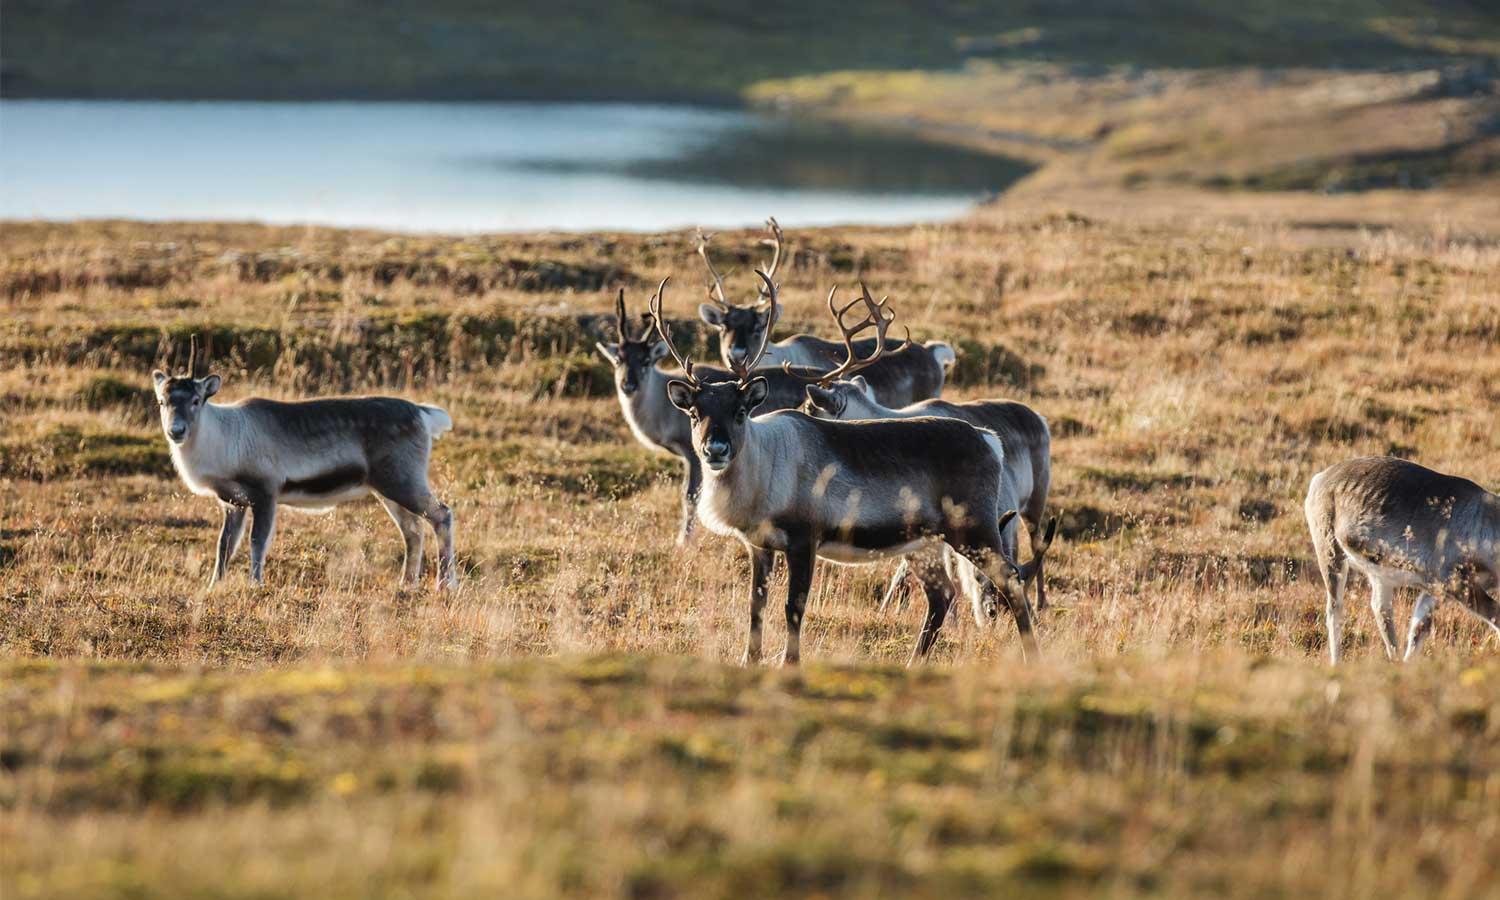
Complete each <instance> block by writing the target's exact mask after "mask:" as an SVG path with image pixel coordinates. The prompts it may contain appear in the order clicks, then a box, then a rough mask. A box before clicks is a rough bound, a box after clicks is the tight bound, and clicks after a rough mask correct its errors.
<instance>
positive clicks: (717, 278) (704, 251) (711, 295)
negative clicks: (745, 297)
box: [698, 228, 729, 310]
mask: <svg viewBox="0 0 1500 900" xmlns="http://www.w3.org/2000/svg"><path fill="white" fill-rule="evenodd" d="M712 237H713V235H711V234H704V232H703V229H701V228H700V229H698V255H699V256H701V257H703V264H704V265H705V266H707V267H708V274H709V275H711V276H712V277H713V280H714V283H713V286H712V287H710V288H709V289H708V299H710V300H712V301H713V302H714V303H717V304H718V305H719V306H720V307H722V308H724V309H725V310H728V309H729V298H727V297H725V296H724V277H723V276H722V275H720V274H719V270H718V269H715V268H714V264H713V260H711V259H709V258H708V242H709V240H710V239H711V238H712Z"/></svg>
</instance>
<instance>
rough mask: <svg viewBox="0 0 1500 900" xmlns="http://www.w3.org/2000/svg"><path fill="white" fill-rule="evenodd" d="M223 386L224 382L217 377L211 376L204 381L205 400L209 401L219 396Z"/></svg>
mask: <svg viewBox="0 0 1500 900" xmlns="http://www.w3.org/2000/svg"><path fill="white" fill-rule="evenodd" d="M223 384H224V380H223V379H221V378H220V377H219V376H217V375H210V376H208V377H207V378H205V379H203V399H204V400H207V399H208V398H209V397H212V396H213V395H214V394H217V393H218V392H219V388H220V387H222V386H223Z"/></svg>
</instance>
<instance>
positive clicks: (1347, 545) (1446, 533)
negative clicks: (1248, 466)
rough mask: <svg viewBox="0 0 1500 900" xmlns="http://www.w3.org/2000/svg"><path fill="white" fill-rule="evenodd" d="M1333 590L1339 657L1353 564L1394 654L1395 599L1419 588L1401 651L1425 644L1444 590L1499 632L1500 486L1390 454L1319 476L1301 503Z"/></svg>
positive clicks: (1330, 614) (1331, 647) (1333, 652)
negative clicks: (1496, 489)
mask: <svg viewBox="0 0 1500 900" xmlns="http://www.w3.org/2000/svg"><path fill="white" fill-rule="evenodd" d="M1303 509H1304V511H1305V512H1306V514H1307V527H1308V529H1309V530H1310V531H1311V532H1312V543H1313V553H1314V556H1315V557H1316V560H1317V564H1318V571H1319V572H1320V573H1322V575H1323V584H1324V587H1325V589H1326V591H1327V601H1328V602H1327V624H1328V658H1329V661H1330V662H1331V663H1332V664H1334V665H1337V664H1338V661H1339V643H1340V641H1341V639H1342V636H1343V615H1344V612H1343V610H1344V589H1345V587H1346V586H1347V584H1348V575H1349V569H1350V567H1351V566H1352V567H1353V568H1354V569H1355V570H1356V571H1358V572H1359V573H1360V574H1362V575H1364V576H1365V578H1366V580H1368V581H1369V582H1370V607H1371V609H1373V610H1374V612H1375V623H1376V626H1377V630H1378V631H1379V633H1380V639H1381V642H1382V643H1384V644H1385V652H1386V656H1387V657H1388V658H1389V659H1393V660H1394V659H1395V658H1396V653H1397V646H1396V625H1395V621H1394V618H1393V615H1392V608H1391V601H1392V599H1393V597H1394V595H1395V592H1396V589H1397V588H1416V589H1417V590H1418V591H1419V592H1420V594H1419V596H1418V597H1417V602H1416V604H1415V606H1413V608H1412V614H1411V622H1410V625H1409V628H1408V632H1407V638H1406V652H1405V655H1404V657H1403V659H1405V660H1410V659H1411V658H1412V657H1414V656H1415V655H1416V654H1417V653H1418V651H1420V650H1421V647H1422V642H1423V641H1424V640H1426V638H1427V635H1428V633H1429V632H1430V631H1431V630H1432V613H1433V610H1434V608H1435V607H1436V606H1437V604H1438V602H1439V601H1441V600H1455V601H1457V602H1458V603H1459V605H1461V606H1463V607H1464V608H1465V609H1467V610H1469V611H1470V612H1471V613H1473V614H1474V615H1476V616H1478V617H1479V618H1480V619H1482V620H1483V621H1484V622H1486V623H1488V624H1489V626H1490V627H1491V628H1493V629H1494V630H1495V633H1496V634H1497V635H1500V603H1497V602H1496V596H1497V595H1496V588H1497V586H1500V496H1497V495H1495V494H1492V493H1490V492H1489V491H1487V490H1485V489H1484V488H1482V487H1480V486H1479V485H1477V484H1475V483H1474V482H1472V481H1469V480H1468V479H1465V478H1456V477H1454V476H1452V475H1444V474H1442V473H1441V472H1434V471H1433V470H1432V469H1428V468H1425V467H1423V466H1419V465H1417V464H1416V463H1413V462H1408V461H1406V460H1403V459H1394V458H1391V457H1374V456H1372V457H1362V458H1359V459H1351V460H1347V461H1345V462H1341V463H1338V464H1337V465H1334V466H1330V467H1329V468H1327V469H1324V470H1323V471H1321V472H1319V473H1318V474H1316V475H1314V476H1313V477H1312V481H1311V482H1310V483H1309V485H1308V488H1307V501H1306V503H1305V504H1304V506H1303Z"/></svg>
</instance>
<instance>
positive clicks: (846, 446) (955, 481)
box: [651, 271, 1037, 664]
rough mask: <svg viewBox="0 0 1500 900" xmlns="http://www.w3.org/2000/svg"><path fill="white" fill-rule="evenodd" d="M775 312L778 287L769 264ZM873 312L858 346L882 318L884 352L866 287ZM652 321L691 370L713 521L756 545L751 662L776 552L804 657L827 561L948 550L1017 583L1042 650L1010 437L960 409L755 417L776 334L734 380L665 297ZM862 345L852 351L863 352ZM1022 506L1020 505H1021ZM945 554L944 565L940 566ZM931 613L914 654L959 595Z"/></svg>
mask: <svg viewBox="0 0 1500 900" xmlns="http://www.w3.org/2000/svg"><path fill="white" fill-rule="evenodd" d="M757 274H758V275H759V276H760V278H761V280H762V281H764V282H765V285H766V289H767V297H768V303H769V304H770V306H771V309H772V311H773V313H774V310H775V308H776V286H775V283H774V282H773V281H771V279H770V278H769V277H768V276H767V275H766V274H765V273H764V272H759V271H758V272H757ZM861 299H862V300H864V301H865V302H866V304H867V308H868V310H869V315H867V317H866V318H865V320H864V321H863V322H861V323H858V324H857V325H855V326H853V327H852V328H851V327H847V326H846V325H845V323H844V322H843V321H842V320H840V321H839V327H840V330H842V331H844V337H845V344H846V346H849V347H851V348H852V347H853V346H854V345H853V336H854V335H855V334H856V333H858V332H859V331H862V330H864V329H865V328H867V327H874V328H875V329H876V339H875V347H874V349H873V350H872V353H871V355H872V356H878V354H879V353H880V352H882V351H883V350H884V346H885V331H886V329H887V328H888V327H889V325H890V323H891V320H892V319H893V318H894V314H890V315H887V313H889V311H888V310H885V309H884V308H883V307H881V306H879V305H877V304H875V303H874V302H873V301H872V300H870V299H869V295H868V294H865V295H864V296H863V297H862V298H861ZM651 318H652V324H653V325H654V327H655V328H656V332H657V335H658V337H660V339H661V340H662V341H663V342H664V343H665V344H666V345H667V349H668V351H669V352H670V353H671V354H672V356H673V357H674V358H676V360H677V362H678V364H679V365H680V366H681V367H682V373H683V374H682V377H680V378H675V379H673V380H672V381H670V382H669V383H668V384H667V393H668V396H669V397H670V398H671V401H672V404H673V405H674V406H676V407H677V408H678V409H680V410H682V411H683V412H685V413H687V415H688V417H689V419H690V420H691V425H692V438H693V449H694V451H695V452H696V453H697V454H698V456H699V458H700V459H701V460H702V462H703V465H704V468H705V470H706V471H705V478H704V485H703V491H702V493H701V494H700V495H699V498H698V514H699V517H700V518H701V519H702V520H703V522H704V524H705V525H707V526H708V527H709V528H710V529H711V530H713V531H714V532H716V533H718V534H723V535H726V536H731V537H735V538H738V539H739V540H740V541H741V542H742V543H743V544H744V545H745V549H746V551H747V552H748V553H749V556H750V570H751V581H750V634H749V639H748V642H747V644H746V648H745V661H746V662H747V663H751V662H755V661H757V660H759V658H760V651H761V617H762V612H763V611H764V608H765V604H766V595H767V587H768V579H769V577H770V573H771V566H772V563H773V561H774V558H775V554H777V553H780V554H782V555H784V556H785V557H786V561H787V570H788V575H789V577H788V585H787V600H786V623H787V642H786V652H785V654H784V656H783V657H782V659H783V663H790V664H794V663H796V662H797V661H798V660H799V658H800V656H801V631H802V617H803V612H804V610H805V608H806V605H807V595H808V590H809V588H810V587H811V584H812V576H813V562H814V560H815V559H816V558H818V557H822V558H823V559H826V560H830V561H832V562H836V563H845V564H858V563H866V562H871V561H873V560H876V559H880V558H882V557H887V556H906V555H908V554H912V553H916V552H917V551H919V550H929V549H935V548H936V547H940V546H941V547H947V548H950V549H951V550H952V551H954V552H955V553H957V554H958V555H959V556H962V557H963V558H964V559H965V560H967V561H968V562H970V563H972V564H974V566H975V567H977V570H978V572H979V573H980V574H985V573H986V572H987V573H988V575H987V577H992V578H994V579H995V581H997V582H999V583H1001V584H1003V585H1004V588H1003V589H1002V590H1001V591H1000V596H1002V597H1003V598H1004V599H1005V600H1006V601H1007V602H1008V603H1009V605H1010V610H1011V612H1012V614H1013V615H1014V616H1015V619H1016V628H1017V630H1018V631H1019V632H1020V634H1021V639H1022V642H1023V645H1024V646H1025V647H1026V648H1027V650H1029V651H1030V652H1033V653H1035V652H1036V650H1037V647H1036V641H1035V638H1034V637H1033V635H1032V629H1031V611H1030V609H1029V608H1028V607H1027V605H1026V598H1025V588H1024V586H1023V585H1022V584H1021V582H1020V572H1019V571H1018V570H1016V569H1015V568H1014V567H1013V566H1011V565H1009V564H1008V563H1007V562H1006V561H1005V556H1004V544H1003V541H1002V539H1001V536H1000V533H1001V527H1002V525H1003V524H1004V521H1005V520H1002V519H1001V517H1000V514H1001V512H1002V510H1001V509H1000V506H999V493H998V491H997V490H996V485H998V484H999V483H1000V477H1001V472H1002V470H1003V468H1004V457H1005V450H1004V448H1003V447H1002V446H1001V444H1000V439H999V438H997V437H996V436H995V435H993V434H990V433H988V432H984V431H981V430H979V429H977V428H974V427H973V426H972V425H969V424H968V423H967V422H962V421H959V420H957V419H939V418H921V419H904V420H899V421H882V422H830V421H824V420H821V419H814V418H812V417H811V416H808V415H805V414H803V413H800V412H797V411H794V410H784V411H780V412H774V413H771V414H770V415H765V416H760V417H756V418H752V417H751V414H752V413H754V412H755V411H756V409H757V408H758V407H759V406H760V405H761V403H763V402H764V401H765V399H766V397H767V396H768V395H769V393H770V383H769V381H768V379H767V377H766V376H765V375H763V374H760V373H758V372H756V371H755V365H756V363H757V362H759V360H760V357H761V355H762V354H763V353H764V352H765V346H766V343H767V341H766V338H765V337H764V336H763V337H762V340H761V344H760V345H759V346H758V347H757V348H756V350H755V351H754V352H753V353H752V354H751V355H749V356H747V357H743V358H741V360H740V362H739V363H738V364H737V365H736V367H735V374H736V375H737V376H738V378H737V379H736V380H735V381H732V382H710V381H706V380H703V379H700V378H698V377H696V368H695V367H694V366H693V364H692V363H691V362H689V361H688V360H687V359H686V358H684V357H683V356H682V354H681V353H679V352H678V351H677V349H676V348H675V347H674V346H673V345H672V342H671V336H670V334H669V332H668V330H667V326H666V321H665V319H664V317H663V316H662V315H661V309H660V297H659V296H658V297H657V298H655V299H654V300H653V303H652V308H651ZM850 352H851V353H852V352H853V351H852V349H851V351H850ZM1011 513H1012V515H1013V514H1014V511H1011ZM928 564H929V565H931V564H932V563H930V562H929V563H928ZM929 599H930V601H931V605H930V606H929V609H928V614H927V620H926V622H925V623H924V624H923V627H922V631H921V633H920V635H919V636H918V640H917V645H918V646H917V651H916V653H914V658H915V657H917V656H921V655H923V654H925V653H926V651H927V649H928V648H930V647H931V645H932V642H933V640H934V639H935V638H936V635H937V630H938V628H940V627H941V626H942V622H943V619H944V618H945V617H946V615H947V610H948V604H947V600H949V599H951V597H947V598H945V597H943V596H938V597H937V598H936V599H933V598H932V597H930V598H929Z"/></svg>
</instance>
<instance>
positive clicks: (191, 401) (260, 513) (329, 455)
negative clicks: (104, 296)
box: [151, 335, 457, 588]
mask: <svg viewBox="0 0 1500 900" xmlns="http://www.w3.org/2000/svg"><path fill="white" fill-rule="evenodd" d="M151 378H152V381H154V382H155V386H156V400H157V405H158V406H159V407H160V408H161V427H162V431H163V432H165V434H166V437H167V445H168V447H169V448H170V450H171V453H172V464H173V465H174V466H175V467H176V469H177V473H178V474H179V475H180V476H182V480H183V483H184V484H186V485H187V487H188V489H189V490H191V491H192V492H193V493H195V494H198V495H200V496H204V497H213V498H215V499H216V500H218V501H219V507H220V509H221V510H222V511H223V524H222V527H221V528H220V529H219V542H218V551H217V554H216V555H215V558H214V573H213V577H212V578H211V579H210V581H209V586H210V587H212V586H213V585H214V584H216V583H218V581H219V579H221V578H223V577H224V574H225V571H226V569H227V568H228V566H229V563H230V561H231V560H232V559H233V558H234V556H235V553H236V551H238V549H239V545H240V540H241V538H242V537H243V536H244V531H245V520H246V514H247V513H249V515H250V517H251V518H252V519H253V525H252V526H251V530H250V580H251V581H252V582H253V583H255V584H256V585H260V584H262V583H264V571H265V560H266V551H267V550H269V549H270V546H271V535H272V533H273V532H274V530H275V528H276V513H277V510H278V509H279V508H280V507H282V506H285V507H287V508H289V509H294V510H301V511H305V512H327V511H329V510H331V509H332V508H333V507H335V506H337V505H339V504H340V503H346V502H348V501H350V500H354V499H357V498H360V497H364V496H365V495H367V494H369V493H372V492H373V493H374V494H375V495H376V496H377V497H378V498H379V499H380V503H381V505H382V506H384V507H385V510H386V512H387V513H389V514H390V516H391V519H392V520H394V521H395V523H396V527H397V528H399V529H400V530H401V537H402V538H403V539H404V540H405V542H406V559H405V563H404V566H403V570H402V571H403V577H402V582H403V584H415V583H416V582H417V581H418V580H419V579H420V578H421V574H422V521H423V520H424V519H425V520H426V521H427V522H428V523H429V524H430V525H431V526H432V529H433V531H434V532H435V533H436V534H437V538H438V541H439V542H440V548H439V552H438V574H437V583H438V586H439V587H444V588H451V587H454V586H456V584H457V574H456V572H455V571H454V565H453V512H452V511H451V510H450V509H449V508H448V506H447V505H445V504H444V503H442V502H440V501H439V500H438V499H437V498H436V497H434V496H433V494H432V490H431V488H429V487H428V484H427V465H428V458H429V456H430V455H431V452H432V441H433V440H434V439H435V438H436V437H438V436H439V435H441V434H443V433H444V432H446V431H448V430H450V429H451V428H452V427H453V420H452V419H451V418H449V416H448V413H447V412H445V411H443V410H442V409H439V408H438V407H436V406H422V405H419V404H416V403H412V402H410V401H407V400H401V399H397V398H395V397H342V398H332V399H322V400H303V401H300V402H294V403H283V402H280V401H276V400H262V399H258V398H251V399H248V400H240V401H238V402H236V403H227V404H220V403H211V402H209V400H210V398H212V397H213V396H214V395H215V394H217V393H218V392H219V388H220V386H221V384H222V380H221V379H220V377H219V376H218V375H209V374H205V373H204V372H203V371H201V369H200V361H199V357H198V339H197V336H196V335H194V336H193V338H192V342H191V349H190V351H189V354H188V373H187V374H185V375H175V376H173V375H168V374H167V373H165V372H163V371H161V370H159V369H158V370H156V371H154V372H152V373H151Z"/></svg>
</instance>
